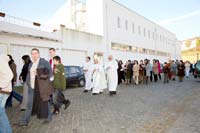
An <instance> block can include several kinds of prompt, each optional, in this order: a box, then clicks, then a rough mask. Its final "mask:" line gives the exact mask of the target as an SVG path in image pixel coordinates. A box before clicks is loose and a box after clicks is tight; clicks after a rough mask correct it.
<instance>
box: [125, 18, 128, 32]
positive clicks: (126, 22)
mask: <svg viewBox="0 0 200 133" xmlns="http://www.w3.org/2000/svg"><path fill="white" fill-rule="evenodd" d="M125 28H126V30H128V20H126V21H125Z"/></svg>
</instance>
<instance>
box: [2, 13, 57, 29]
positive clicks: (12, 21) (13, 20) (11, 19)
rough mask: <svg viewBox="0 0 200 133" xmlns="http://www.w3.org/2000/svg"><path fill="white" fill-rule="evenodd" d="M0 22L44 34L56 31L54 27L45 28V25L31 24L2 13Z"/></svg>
mask: <svg viewBox="0 0 200 133" xmlns="http://www.w3.org/2000/svg"><path fill="white" fill-rule="evenodd" d="M0 21H2V22H6V23H10V24H15V25H19V26H24V27H29V28H32V29H37V30H41V31H46V32H53V31H55V30H56V28H55V27H51V26H47V25H44V24H40V23H37V22H31V21H29V20H26V19H22V18H18V17H14V16H11V15H8V14H5V13H2V12H0Z"/></svg>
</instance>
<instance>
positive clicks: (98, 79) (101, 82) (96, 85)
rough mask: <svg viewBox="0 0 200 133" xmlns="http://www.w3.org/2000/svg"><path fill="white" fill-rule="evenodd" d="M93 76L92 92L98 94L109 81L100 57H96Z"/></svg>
mask: <svg viewBox="0 0 200 133" xmlns="http://www.w3.org/2000/svg"><path fill="white" fill-rule="evenodd" d="M92 77H93V89H92V94H93V95H97V94H99V93H102V92H103V90H104V89H106V88H107V81H106V76H105V70H104V68H103V65H102V64H101V63H100V62H99V61H98V59H94V71H93V76H92Z"/></svg>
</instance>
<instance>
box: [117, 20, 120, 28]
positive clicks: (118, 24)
mask: <svg viewBox="0 0 200 133" xmlns="http://www.w3.org/2000/svg"><path fill="white" fill-rule="evenodd" d="M117 27H118V28H121V20H120V18H119V17H118V18H117Z"/></svg>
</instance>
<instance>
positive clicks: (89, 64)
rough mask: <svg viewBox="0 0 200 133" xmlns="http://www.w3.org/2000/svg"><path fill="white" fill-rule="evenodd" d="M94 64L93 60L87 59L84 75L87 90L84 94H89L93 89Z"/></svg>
mask: <svg viewBox="0 0 200 133" xmlns="http://www.w3.org/2000/svg"><path fill="white" fill-rule="evenodd" d="M93 66H94V65H93V64H92V62H91V58H90V57H89V56H88V57H86V64H85V65H84V67H83V71H84V75H85V80H86V83H85V90H84V91H83V92H84V93H87V92H88V91H90V90H91V89H92V73H93Z"/></svg>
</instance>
